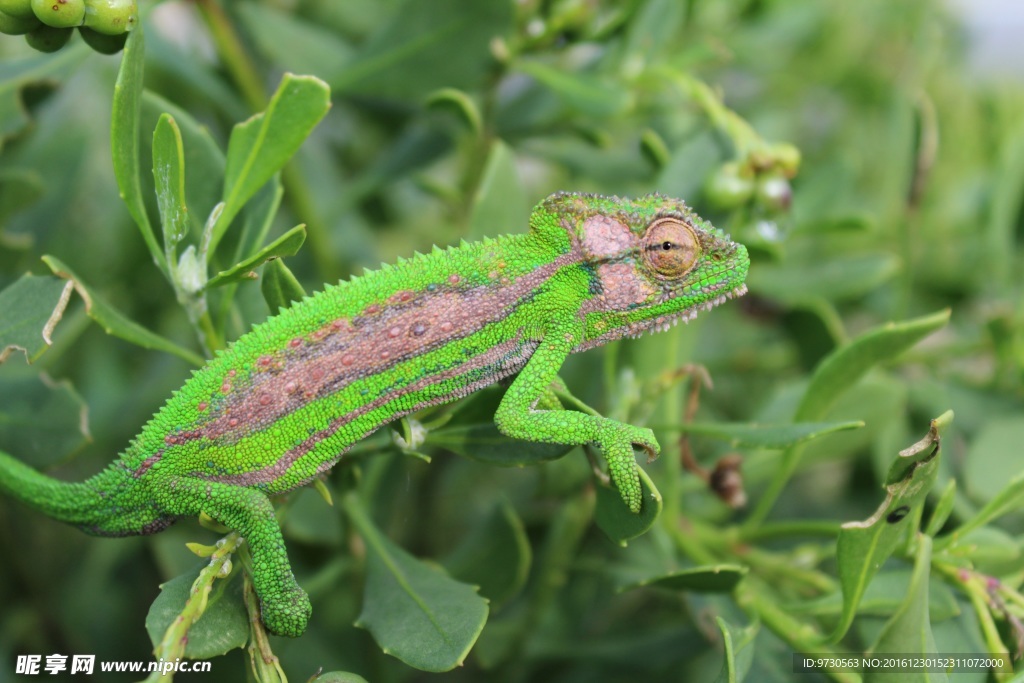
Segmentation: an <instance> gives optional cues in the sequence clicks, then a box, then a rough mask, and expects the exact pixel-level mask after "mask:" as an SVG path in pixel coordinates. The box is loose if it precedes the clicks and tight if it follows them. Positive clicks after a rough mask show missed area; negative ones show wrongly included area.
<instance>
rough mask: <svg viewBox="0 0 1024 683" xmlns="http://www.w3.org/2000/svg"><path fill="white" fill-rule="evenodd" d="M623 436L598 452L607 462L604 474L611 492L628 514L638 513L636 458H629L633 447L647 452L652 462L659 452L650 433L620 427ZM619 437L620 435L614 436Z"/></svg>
mask: <svg viewBox="0 0 1024 683" xmlns="http://www.w3.org/2000/svg"><path fill="white" fill-rule="evenodd" d="M621 427H622V428H623V431H625V432H626V435H625V436H626V438H616V439H615V440H613V441H610V442H603V443H601V450H603V451H604V457H605V459H606V460H607V461H608V474H609V475H611V479H612V482H613V483H614V484H615V488H617V489H618V490H619V495H620V496H622V500H623V502H624V503H626V506H627V507H628V508H629V509H630V511H631V512H634V513H637V512H640V505H641V503H642V499H643V489H642V488H641V486H640V474H639V471H638V468H639V466H638V465H637V464H636V457H635V456H634V455H633V448H634V446H635V447H637V448H641V449H643V450H644V451H646V452H647V455H648V457H649V458H650V459H654V458H655V457H656V456H657V455H658V453H659V452H660V451H661V447H660V446H659V445H658V442H657V440H655V438H654V432H652V431H651V430H650V429H643V428H639V427H632V426H630V425H621ZM617 436H620V437H621V436H622V435H617Z"/></svg>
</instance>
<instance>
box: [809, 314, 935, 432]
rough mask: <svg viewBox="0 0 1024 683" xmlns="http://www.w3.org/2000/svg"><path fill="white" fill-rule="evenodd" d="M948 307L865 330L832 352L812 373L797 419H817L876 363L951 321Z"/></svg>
mask: <svg viewBox="0 0 1024 683" xmlns="http://www.w3.org/2000/svg"><path fill="white" fill-rule="evenodd" d="M949 315H950V311H949V309H946V310H944V311H939V312H938V313H933V314H931V315H926V316H923V317H920V318H914V319H913V320H907V321H906V322H900V323H888V324H886V325H882V326H881V327H876V328H875V329H873V330H871V331H869V332H866V333H864V334H863V335H861V336H860V337H858V338H857V339H854V340H853V341H852V342H850V343H849V344H847V345H846V346H843V347H842V348H839V349H836V350H835V351H834V352H832V353H831V354H829V355H828V356H827V357H826V358H825V359H824V360H823V361H821V363H820V364H819V365H818V367H817V368H815V370H814V375H812V376H811V384H810V386H808V387H807V391H806V392H804V397H803V399H802V400H801V401H800V406H799V407H798V408H797V411H796V415H795V416H794V418H795V419H796V420H814V419H819V418H821V416H823V415H824V414H825V413H826V412H828V409H829V408H831V407H832V404H833V403H834V402H835V400H836V399H837V398H839V395H840V394H841V393H843V392H844V391H846V390H847V389H848V388H850V387H851V386H852V385H853V384H854V382H856V381H857V380H859V379H860V378H861V377H863V376H864V374H865V373H866V372H867V371H868V370H870V369H871V368H873V367H874V366H876V365H878V364H880V363H885V362H887V361H889V360H891V359H893V358H896V357H897V356H899V355H900V354H901V353H903V352H904V351H906V350H907V349H909V348H910V347H912V346H913V345H914V344H916V343H917V342H919V341H921V340H922V339H924V338H925V337H927V336H928V335H929V334H931V333H932V332H934V331H935V330H937V329H939V328H941V327H943V326H945V324H946V323H947V322H949Z"/></svg>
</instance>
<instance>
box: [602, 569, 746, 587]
mask: <svg viewBox="0 0 1024 683" xmlns="http://www.w3.org/2000/svg"><path fill="white" fill-rule="evenodd" d="M747 571H748V570H747V568H746V567H744V566H742V565H739V564H716V565H708V566H703V567H691V568H689V569H680V570H679V571H674V572H670V573H668V574H661V575H659V576H651V577H649V578H646V579H642V580H640V581H634V582H633V583H629V584H626V585H625V586H623V587H622V589H621V590H630V589H633V588H643V587H654V588H668V589H670V590H677V591H696V592H698V593H728V592H729V591H731V590H732V589H733V588H735V587H736V584H738V583H739V582H740V581H741V580H742V579H743V577H744V576H746V575H747Z"/></svg>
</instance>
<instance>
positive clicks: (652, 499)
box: [594, 468, 663, 546]
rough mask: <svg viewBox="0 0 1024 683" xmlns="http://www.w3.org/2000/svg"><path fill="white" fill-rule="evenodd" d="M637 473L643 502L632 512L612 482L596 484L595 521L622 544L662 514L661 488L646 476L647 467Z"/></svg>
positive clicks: (644, 530)
mask: <svg viewBox="0 0 1024 683" xmlns="http://www.w3.org/2000/svg"><path fill="white" fill-rule="evenodd" d="M639 474H640V488H641V491H640V495H641V497H642V501H643V502H642V503H641V505H640V512H639V513H638V514H634V513H633V512H632V511H630V509H629V508H628V507H626V504H625V502H623V500H622V496H621V495H619V490H618V489H616V488H615V487H614V486H598V487H596V488H597V507H595V508H594V521H595V522H597V526H598V527H599V528H600V529H601V531H603V532H604V533H605V535H606V536H608V538H610V539H611V540H612V541H614V542H615V543H618V544H619V545H621V546H625V545H626V542H627V541H629V540H630V539H633V538H636V537H637V536H642V535H643V534H645V533H647V530H648V529H650V528H651V527H652V526H654V522H655V521H656V520H657V519H658V516H659V515H660V514H661V509H662V505H663V503H662V498H661V492H660V491H658V489H657V488H656V487H655V486H654V482H653V481H651V478H650V477H649V476H647V471H646V470H644V469H642V468H641V469H640V470H639Z"/></svg>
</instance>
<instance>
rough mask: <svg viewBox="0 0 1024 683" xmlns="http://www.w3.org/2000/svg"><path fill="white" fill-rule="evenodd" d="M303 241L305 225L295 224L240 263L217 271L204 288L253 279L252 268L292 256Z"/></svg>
mask: <svg viewBox="0 0 1024 683" xmlns="http://www.w3.org/2000/svg"><path fill="white" fill-rule="evenodd" d="M305 241H306V226H305V225H297V226H295V227H294V228H292V229H291V230H289V231H288V232H286V233H285V234H283V235H281V236H280V237H278V238H277V239H276V240H274V241H273V242H271V243H270V244H268V245H267V246H265V247H263V248H262V249H260V250H259V251H258V252H256V253H255V254H253V255H252V256H250V257H249V258H247V259H245V260H244V261H242V262H241V263H236V264H235V265H233V266H232V267H230V268H228V269H227V270H222V271H221V272H219V273H217V274H216V275H215V276H214V277H212V278H210V281H209V282H207V283H206V288H207V289H211V288H213V287H220V286H222V285H226V284H228V283H231V282H241V281H242V280H252V279H255V278H256V274H255V273H254V272H253V271H254V269H256V268H258V267H259V266H261V265H263V264H264V263H266V262H267V261H271V260H273V259H279V258H281V257H282V256H294V255H295V254H296V253H298V251H299V248H300V247H302V243H303V242H305Z"/></svg>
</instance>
